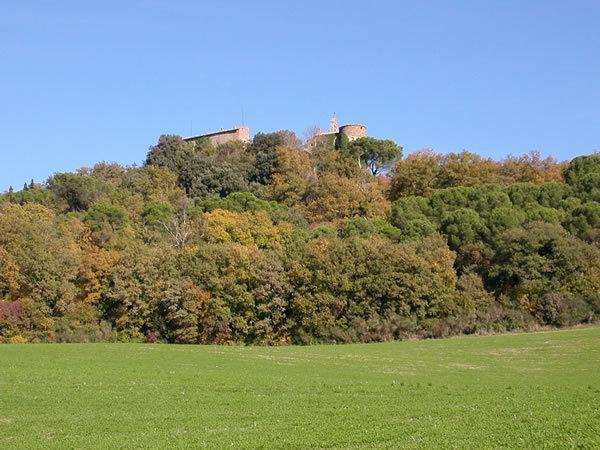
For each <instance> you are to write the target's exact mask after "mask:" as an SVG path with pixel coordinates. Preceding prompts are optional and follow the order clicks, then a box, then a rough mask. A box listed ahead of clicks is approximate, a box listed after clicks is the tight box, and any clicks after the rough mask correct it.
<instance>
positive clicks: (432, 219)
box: [0, 131, 600, 345]
mask: <svg viewBox="0 0 600 450" xmlns="http://www.w3.org/2000/svg"><path fill="white" fill-rule="evenodd" d="M344 136H345V135H344ZM344 136H342V138H339V139H338V138H336V139H316V140H313V141H311V144H310V146H307V145H305V144H304V143H302V142H301V141H300V140H299V139H298V138H297V137H296V136H295V135H294V134H293V133H292V132H289V131H281V132H277V133H270V134H263V133H259V134H257V135H256V136H255V137H254V140H253V141H252V142H241V141H231V142H227V143H225V144H220V145H213V144H212V143H211V142H210V141H208V140H206V139H196V140H194V141H193V142H191V141H185V140H183V139H181V138H180V137H177V136H161V138H160V139H159V141H158V143H157V144H156V145H154V146H152V147H151V148H150V149H149V152H148V156H147V159H146V161H145V163H144V164H143V165H142V166H140V167H137V166H136V167H121V166H119V165H118V164H113V163H99V164H97V165H95V166H93V167H90V168H82V169H81V170H80V171H78V172H77V173H57V174H54V175H52V176H50V177H49V178H48V180H47V181H46V182H45V183H42V184H35V183H33V182H32V183H28V184H26V185H25V186H24V187H23V189H22V190H20V191H14V190H12V189H11V190H10V192H6V193H4V194H2V195H1V196H0V342H13V343H19V342H100V341H111V342H115V341H119V342H157V341H158V342H168V343H216V344H223V343H246V344H268V345H279V344H308V343H330V342H332V343H333V342H335V343H349V342H373V341H389V340H397V339H405V338H412V337H444V336H450V335H456V334H473V333H497V332H505V331H516V330H535V329H539V328H542V327H563V326H573V325H577V324H581V323H592V322H595V321H597V320H598V317H599V315H600V248H599V245H600V233H599V230H600V203H599V202H600V156H599V155H590V156H581V157H578V158H575V159H574V160H573V161H570V162H565V163H561V162H557V161H555V160H554V159H553V158H551V157H548V158H541V157H540V155H539V154H537V153H530V154H527V155H523V156H519V157H514V156H509V157H507V158H505V159H503V160H501V161H494V160H491V159H486V158H483V157H480V156H478V155H476V154H473V153H469V152H461V153H451V154H447V155H441V154H436V153H434V152H431V151H421V152H416V153H413V154H410V155H408V156H403V154H402V153H403V151H402V148H401V147H399V146H398V145H397V144H396V143H394V142H392V141H389V140H380V139H375V138H370V137H362V138H358V139H356V140H352V141H351V140H349V139H347V138H343V137H344ZM326 137H327V136H326Z"/></svg>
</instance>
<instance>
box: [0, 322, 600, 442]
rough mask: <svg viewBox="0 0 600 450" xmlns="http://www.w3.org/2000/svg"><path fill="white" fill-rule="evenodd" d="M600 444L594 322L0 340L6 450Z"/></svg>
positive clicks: (0, 432)
mask: <svg viewBox="0 0 600 450" xmlns="http://www.w3.org/2000/svg"><path fill="white" fill-rule="evenodd" d="M167 446H179V447H274V446H275V447H313V448H314V447H399V446H402V447H421V448H423V447H542V446H546V447H575V446H578V447H599V446H600V328H581V329H572V330H563V331H554V332H543V333H535V334H517V335H504V336H487V337H460V338H452V339H445V340H427V341H407V342H394V343H383V344H360V345H339V346H329V345H323V346H307V347H292V346H290V347H225V346H181V345H152V344H82V345H79V344H40V345H3V346H0V448H40V447H46V448H55V447H70V448H80V447H97V448H107V447H110V448H123V447H145V448H150V447H152V448H157V447H167Z"/></svg>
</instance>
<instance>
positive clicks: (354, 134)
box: [340, 123, 367, 142]
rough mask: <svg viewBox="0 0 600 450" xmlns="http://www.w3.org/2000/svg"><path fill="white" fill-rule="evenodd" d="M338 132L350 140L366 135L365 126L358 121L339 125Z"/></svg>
mask: <svg viewBox="0 0 600 450" xmlns="http://www.w3.org/2000/svg"><path fill="white" fill-rule="evenodd" d="M340 133H343V134H344V135H345V136H346V137H347V138H348V140H349V141H350V142H352V141H354V140H356V139H358V138H362V137H366V136H367V127H366V126H364V125H361V124H359V123H349V124H347V125H342V126H341V127H340Z"/></svg>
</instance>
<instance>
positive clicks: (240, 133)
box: [183, 127, 250, 145]
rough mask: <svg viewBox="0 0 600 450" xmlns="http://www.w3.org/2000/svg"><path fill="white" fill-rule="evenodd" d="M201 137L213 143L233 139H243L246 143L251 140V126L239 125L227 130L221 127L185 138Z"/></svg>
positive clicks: (223, 142) (190, 139)
mask: <svg viewBox="0 0 600 450" xmlns="http://www.w3.org/2000/svg"><path fill="white" fill-rule="evenodd" d="M200 139H208V140H209V141H210V143H211V144H212V145H220V144H225V143H227V142H231V141H242V142H244V143H249V142H250V128H248V127H239V128H230V129H227V130H224V129H220V130H219V131H215V132H212V133H206V134H199V135H197V136H190V137H186V138H183V140H184V141H187V142H194V141H198V140H200Z"/></svg>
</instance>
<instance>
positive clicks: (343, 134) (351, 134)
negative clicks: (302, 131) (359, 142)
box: [308, 114, 367, 147]
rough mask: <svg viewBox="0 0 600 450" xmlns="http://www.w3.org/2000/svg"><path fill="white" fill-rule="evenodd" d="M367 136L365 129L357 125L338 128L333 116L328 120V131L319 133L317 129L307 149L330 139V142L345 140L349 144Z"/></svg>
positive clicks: (349, 124) (352, 124) (350, 124)
mask: <svg viewBox="0 0 600 450" xmlns="http://www.w3.org/2000/svg"><path fill="white" fill-rule="evenodd" d="M366 136H367V127H366V126H365V125H362V124H359V123H348V124H345V125H342V126H338V123H337V118H336V117H335V114H334V115H333V117H331V119H330V120H329V130H328V131H321V130H318V129H317V132H316V133H315V135H314V137H313V138H312V139H310V140H309V141H308V145H309V147H314V146H315V145H316V144H317V143H318V142H321V141H322V140H323V139H330V140H331V141H332V142H336V141H339V140H340V139H343V138H346V139H348V141H349V142H352V141H355V140H356V139H359V138H362V137H366Z"/></svg>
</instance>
